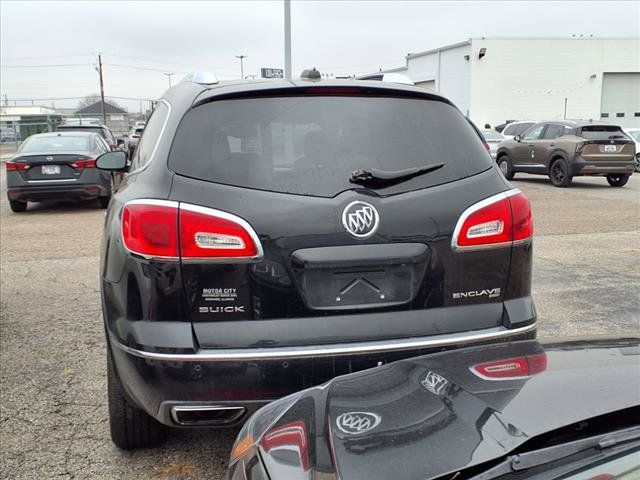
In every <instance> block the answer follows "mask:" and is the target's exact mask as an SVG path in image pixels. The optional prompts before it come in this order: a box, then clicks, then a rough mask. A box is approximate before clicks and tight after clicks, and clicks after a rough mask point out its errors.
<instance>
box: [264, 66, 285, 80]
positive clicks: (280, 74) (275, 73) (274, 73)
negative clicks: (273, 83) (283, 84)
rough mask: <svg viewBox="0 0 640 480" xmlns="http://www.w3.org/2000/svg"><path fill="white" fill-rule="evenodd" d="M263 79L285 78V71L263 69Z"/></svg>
mask: <svg viewBox="0 0 640 480" xmlns="http://www.w3.org/2000/svg"><path fill="white" fill-rule="evenodd" d="M260 76H261V77H262V78H284V71H283V70H282V69H281V68H261V69H260Z"/></svg>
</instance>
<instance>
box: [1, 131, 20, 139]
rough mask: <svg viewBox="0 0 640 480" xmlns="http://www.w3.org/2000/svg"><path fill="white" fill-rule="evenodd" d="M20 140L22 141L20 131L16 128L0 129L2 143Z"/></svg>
mask: <svg viewBox="0 0 640 480" xmlns="http://www.w3.org/2000/svg"><path fill="white" fill-rule="evenodd" d="M19 141H20V132H18V131H16V130H14V129H13V128H3V129H0V143H6V142H19Z"/></svg>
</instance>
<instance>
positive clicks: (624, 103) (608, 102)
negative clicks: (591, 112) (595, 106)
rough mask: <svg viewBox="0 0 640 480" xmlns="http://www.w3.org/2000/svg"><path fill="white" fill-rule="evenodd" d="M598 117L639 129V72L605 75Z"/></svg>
mask: <svg viewBox="0 0 640 480" xmlns="http://www.w3.org/2000/svg"><path fill="white" fill-rule="evenodd" d="M601 105H602V107H601V110H600V117H601V118H602V120H606V121H607V122H611V123H616V124H618V125H622V126H625V127H640V72H639V73H605V74H604V76H603V77H602V104H601Z"/></svg>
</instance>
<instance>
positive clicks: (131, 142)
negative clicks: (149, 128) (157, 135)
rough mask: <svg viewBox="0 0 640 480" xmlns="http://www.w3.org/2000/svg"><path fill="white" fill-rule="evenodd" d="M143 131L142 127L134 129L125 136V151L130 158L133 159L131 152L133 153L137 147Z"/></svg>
mask: <svg viewBox="0 0 640 480" xmlns="http://www.w3.org/2000/svg"><path fill="white" fill-rule="evenodd" d="M143 131H144V127H134V128H132V129H131V132H130V133H129V135H128V136H127V150H128V152H129V156H130V157H133V152H135V150H136V147H137V146H138V142H139V141H140V137H141V136H142V132H143Z"/></svg>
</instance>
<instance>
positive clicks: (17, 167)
mask: <svg viewBox="0 0 640 480" xmlns="http://www.w3.org/2000/svg"><path fill="white" fill-rule="evenodd" d="M5 168H6V169H7V172H23V171H24V170H27V169H28V168H29V165H27V164H26V163H22V162H12V161H8V162H7V163H6V164H5Z"/></svg>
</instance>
